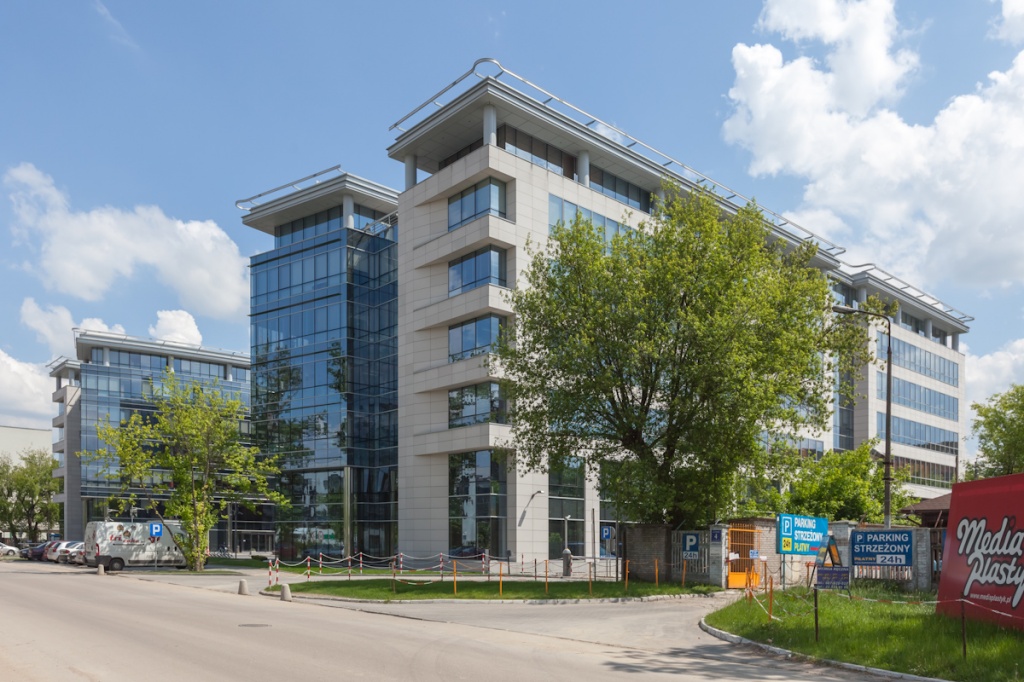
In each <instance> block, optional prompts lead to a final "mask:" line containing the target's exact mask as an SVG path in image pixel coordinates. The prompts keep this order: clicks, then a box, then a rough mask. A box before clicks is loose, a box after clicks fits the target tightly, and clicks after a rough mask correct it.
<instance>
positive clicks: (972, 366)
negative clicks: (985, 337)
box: [961, 339, 1024, 458]
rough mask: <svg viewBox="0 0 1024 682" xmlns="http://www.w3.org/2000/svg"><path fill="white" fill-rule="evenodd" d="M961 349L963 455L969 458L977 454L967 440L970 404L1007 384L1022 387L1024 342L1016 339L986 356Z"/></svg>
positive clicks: (973, 441) (971, 412)
mask: <svg viewBox="0 0 1024 682" xmlns="http://www.w3.org/2000/svg"><path fill="white" fill-rule="evenodd" d="M961 349H962V350H963V351H964V355H965V356H966V360H967V369H966V372H967V404H966V405H965V406H964V407H965V408H966V411H967V423H966V431H965V433H964V434H963V435H964V436H965V437H967V439H968V440H967V442H966V448H965V451H966V455H967V457H968V458H973V457H974V456H975V455H976V454H977V450H978V442H977V439H976V438H971V437H970V425H971V424H972V423H973V422H974V417H975V414H974V410H972V409H971V405H973V404H974V403H983V402H986V401H987V400H988V399H989V398H991V397H992V396H993V395H995V394H997V393H1003V392H1005V391H1006V390H1007V389H1008V388H1010V385H1011V384H1024V339H1016V340H1014V341H1010V342H1008V343H1006V344H1005V345H1003V346H1002V347H1001V348H999V349H998V350H996V351H994V352H992V353H988V354H987V355H974V354H972V353H971V350H970V347H969V346H966V345H962V346H961Z"/></svg>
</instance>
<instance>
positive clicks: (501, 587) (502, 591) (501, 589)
mask: <svg viewBox="0 0 1024 682" xmlns="http://www.w3.org/2000/svg"><path fill="white" fill-rule="evenodd" d="M504 567H505V565H504V564H502V563H501V562H500V561H499V562H498V596H499V597H503V596H505V581H504V579H503V576H502V570H503V569H504Z"/></svg>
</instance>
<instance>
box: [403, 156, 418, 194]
mask: <svg viewBox="0 0 1024 682" xmlns="http://www.w3.org/2000/svg"><path fill="white" fill-rule="evenodd" d="M415 186H416V155H415V154H408V155H407V156H406V157H405V188H406V189H412V188H413V187H415Z"/></svg>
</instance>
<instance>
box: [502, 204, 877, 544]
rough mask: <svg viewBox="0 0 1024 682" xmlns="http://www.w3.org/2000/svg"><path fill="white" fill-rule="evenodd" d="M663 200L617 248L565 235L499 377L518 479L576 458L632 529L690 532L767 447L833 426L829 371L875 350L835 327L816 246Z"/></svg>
mask: <svg viewBox="0 0 1024 682" xmlns="http://www.w3.org/2000/svg"><path fill="white" fill-rule="evenodd" d="M668 194H669V197H670V198H669V201H668V202H667V204H665V205H664V206H659V207H657V209H656V210H655V211H654V212H653V214H652V218H651V220H650V221H649V222H648V223H647V224H645V225H642V226H641V229H639V230H637V231H635V232H630V233H628V234H626V235H619V236H615V237H614V238H613V239H611V240H606V239H604V237H603V236H602V235H601V234H599V233H598V232H597V231H596V230H595V229H594V228H593V226H592V225H591V224H590V222H589V221H584V220H580V219H577V220H576V221H574V223H573V224H572V225H570V226H567V227H566V226H561V225H558V226H556V227H555V228H554V229H553V230H552V233H551V237H550V239H549V241H548V244H547V247H546V249H545V250H542V251H541V252H540V253H537V254H535V257H534V258H533V260H532V261H531V264H530V265H529V266H528V268H527V269H526V270H525V272H524V277H523V280H524V284H525V285H526V286H523V287H522V288H517V289H515V290H514V291H512V292H511V293H510V295H509V300H510V303H511V306H512V308H513V311H514V312H515V315H516V325H515V328H514V330H512V329H510V330H509V331H510V332H511V333H509V334H507V335H506V336H505V337H504V338H503V339H502V340H501V341H500V342H499V344H498V348H497V349H496V352H495V354H494V357H493V364H494V367H495V369H496V370H497V371H498V372H500V373H502V374H503V376H504V377H505V379H506V380H505V385H506V386H505V387H506V391H507V395H508V397H509V398H510V399H511V404H512V405H513V408H514V417H513V436H512V439H511V441H510V442H509V443H507V446H508V448H509V449H510V450H512V451H514V456H515V457H516V458H517V461H518V463H519V464H520V465H521V466H523V467H526V468H534V469H541V470H543V469H545V468H547V467H548V466H549V465H551V464H553V463H557V462H560V461H562V462H564V461H566V460H567V459H568V458H571V457H581V458H582V459H583V460H584V461H585V462H586V464H587V465H588V467H587V469H588V472H589V473H590V475H597V472H598V471H600V470H601V469H604V471H603V472H602V473H601V481H602V495H603V497H604V498H605V499H608V500H610V501H611V502H612V503H613V504H614V505H615V506H616V507H617V508H618V509H619V510H620V513H622V515H623V517H624V518H631V519H634V520H637V521H645V522H659V523H669V524H672V525H678V524H680V523H687V524H690V525H691V526H693V525H695V524H700V523H706V522H708V521H711V520H714V519H715V518H718V516H719V515H720V514H721V513H723V512H725V511H727V510H728V509H730V507H731V504H732V500H731V494H730V493H731V489H732V487H733V484H734V480H735V474H736V472H737V471H738V469H739V467H740V466H741V465H742V464H744V463H745V462H747V461H750V460H752V459H754V458H756V457H758V456H759V454H760V453H761V452H763V447H762V445H761V443H760V440H761V434H762V432H763V431H765V430H771V431H773V432H779V433H785V432H790V433H792V432H795V431H796V430H797V429H798V428H801V427H805V426H807V427H812V428H815V427H816V428H822V427H824V425H825V424H826V421H827V419H828V418H829V415H830V414H831V404H832V400H833V390H834V386H833V380H832V377H833V373H834V371H835V370H836V369H837V368H838V369H844V368H845V369H850V368H852V367H855V366H856V363H858V362H863V361H865V360H866V356H865V353H866V352H867V351H866V348H867V344H866V343H865V340H864V334H865V333H864V329H863V326H862V325H856V324H850V323H848V322H846V321H842V320H836V319H835V316H834V315H833V314H832V312H831V306H832V304H833V299H832V295H831V290H830V285H829V282H828V280H827V278H826V277H825V275H824V274H823V273H822V272H821V271H820V270H819V269H818V268H816V267H815V266H814V259H815V256H816V248H815V246H814V245H812V244H809V243H802V244H799V245H796V246H790V245H786V244H784V243H783V242H781V241H780V240H775V239H773V238H772V237H771V236H770V233H769V232H768V231H767V230H766V229H765V226H766V223H765V221H764V219H763V217H762V215H761V213H760V212H759V211H758V209H757V208H756V206H747V207H745V208H742V209H740V210H739V212H738V213H736V214H735V215H726V214H725V213H723V211H722V210H721V207H720V206H719V204H718V203H717V202H716V200H715V198H714V197H713V196H712V195H710V194H709V193H701V192H696V193H694V194H682V193H680V192H678V191H674V190H673V191H669V192H668ZM608 464H612V465H611V466H607V465H608Z"/></svg>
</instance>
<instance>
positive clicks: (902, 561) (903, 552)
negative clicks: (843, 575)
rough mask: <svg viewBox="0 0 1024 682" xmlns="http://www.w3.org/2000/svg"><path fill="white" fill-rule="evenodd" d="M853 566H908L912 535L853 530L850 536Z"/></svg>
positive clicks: (908, 532)
mask: <svg viewBox="0 0 1024 682" xmlns="http://www.w3.org/2000/svg"><path fill="white" fill-rule="evenodd" d="M850 545H851V546H852V547H853V565H854V566H910V565H911V564H912V563H913V559H912V549H913V546H914V542H913V533H912V531H909V530H855V531H853V533H851V534H850Z"/></svg>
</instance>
